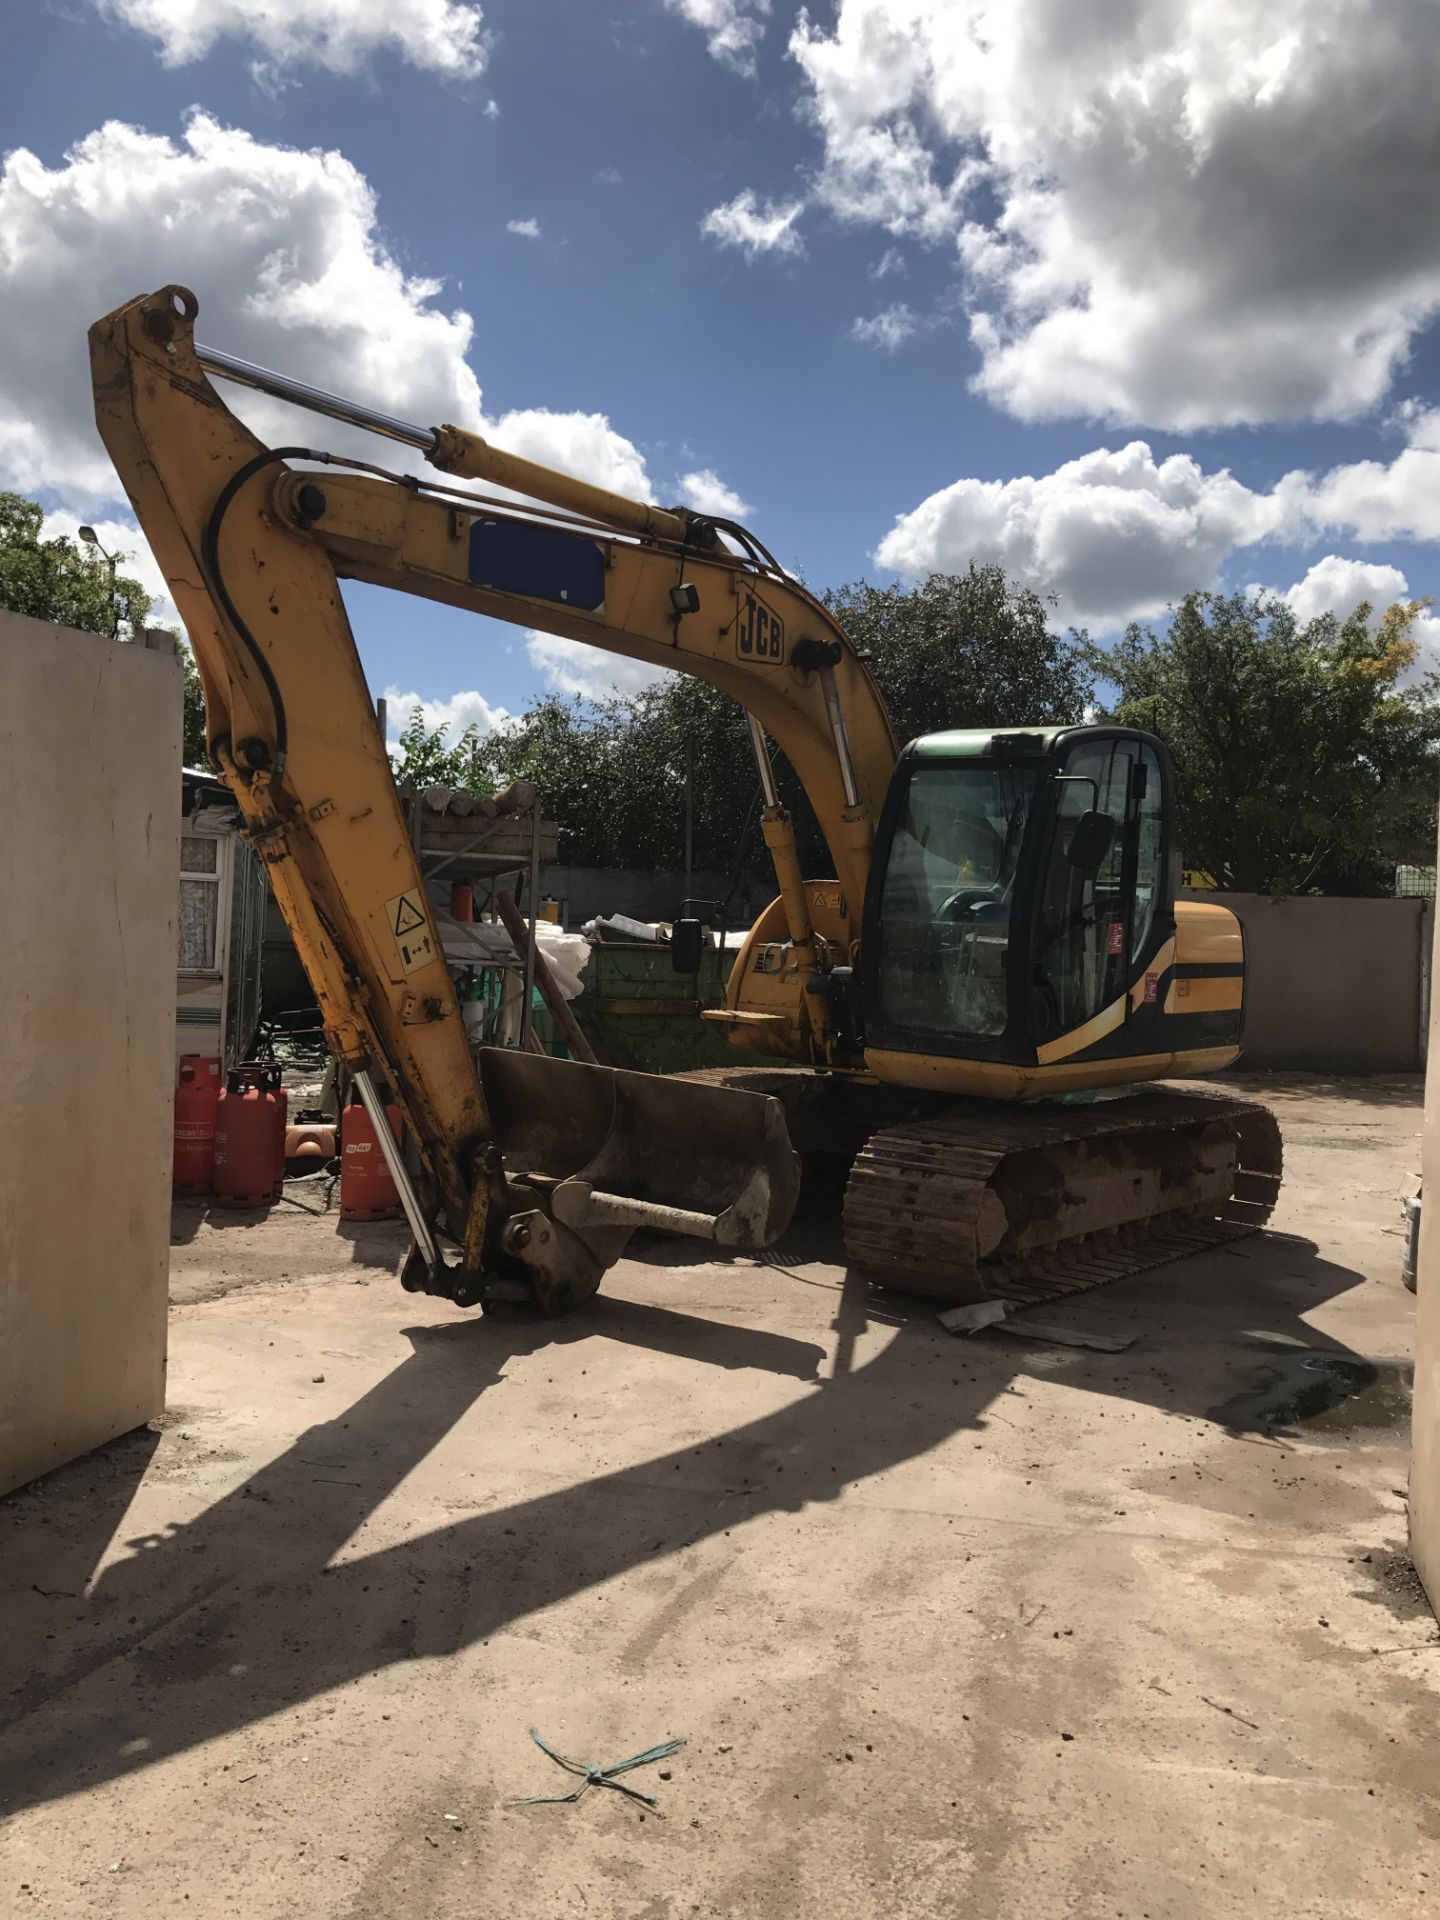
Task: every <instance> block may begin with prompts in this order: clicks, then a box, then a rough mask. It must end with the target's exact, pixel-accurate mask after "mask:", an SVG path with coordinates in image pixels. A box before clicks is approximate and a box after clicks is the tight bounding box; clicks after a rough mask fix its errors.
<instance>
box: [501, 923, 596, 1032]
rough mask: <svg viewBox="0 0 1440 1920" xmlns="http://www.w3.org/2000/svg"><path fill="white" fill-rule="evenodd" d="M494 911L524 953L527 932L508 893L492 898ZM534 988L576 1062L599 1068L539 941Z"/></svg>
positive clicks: (518, 950)
mask: <svg viewBox="0 0 1440 1920" xmlns="http://www.w3.org/2000/svg"><path fill="white" fill-rule="evenodd" d="M495 911H496V913H498V914H499V916H500V920H501V923H502V925H503V926H504V928H505V931H506V932H507V933H508V934H509V936H510V938H511V939H512V940H513V941H514V942H515V950H516V952H517V953H523V952H524V951H525V942H526V940H527V939H528V938H529V933H530V930H529V928H528V927H527V926H526V925H525V922H524V919H523V918H522V917H521V914H520V909H519V908H518V907H517V906H516V905H515V902H514V900H513V899H512V898H511V896H510V895H509V894H508V893H497V894H496V895H495ZM535 984H536V986H537V987H539V989H540V998H541V999H542V1000H543V1001H544V1002H545V1004H546V1006H547V1007H548V1008H549V1009H550V1011H551V1013H552V1014H553V1015H554V1016H555V1024H556V1025H557V1026H558V1027H559V1029H560V1031H561V1032H562V1033H563V1034H564V1036H565V1038H566V1040H567V1041H568V1042H569V1043H570V1051H571V1052H572V1053H573V1054H574V1056H575V1058H576V1059H577V1060H583V1061H585V1062H586V1064H587V1065H589V1066H592V1067H598V1066H599V1064H600V1062H599V1061H598V1060H597V1059H596V1058H595V1049H594V1048H593V1047H592V1046H591V1044H590V1042H589V1041H588V1040H587V1039H586V1038H585V1036H584V1034H583V1033H582V1032H581V1031H580V1023H579V1021H578V1020H577V1019H576V1018H575V1016H574V1014H573V1013H572V1012H571V1011H570V1006H569V1003H568V1001H567V1000H566V998H565V996H564V994H563V993H561V991H560V989H559V987H558V986H557V985H556V983H555V976H554V974H553V973H551V971H550V962H549V961H548V960H547V959H546V958H545V956H544V954H543V953H542V952H541V951H540V943H539V941H538V940H537V941H536V942H535Z"/></svg>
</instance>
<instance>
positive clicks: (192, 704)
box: [175, 634, 209, 767]
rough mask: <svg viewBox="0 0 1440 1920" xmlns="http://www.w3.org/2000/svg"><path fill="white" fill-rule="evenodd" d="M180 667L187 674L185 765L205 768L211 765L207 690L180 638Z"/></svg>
mask: <svg viewBox="0 0 1440 1920" xmlns="http://www.w3.org/2000/svg"><path fill="white" fill-rule="evenodd" d="M175 637H176V639H177V640H179V641H180V665H181V667H182V668H183V670H184V673H185V735H184V747H183V749H182V751H183V753H184V762H183V764H184V765H185V766H187V767H204V766H206V765H208V763H209V749H208V747H207V746H206V744H205V689H204V688H203V687H202V686H201V684H200V670H199V668H198V667H197V666H196V665H195V656H194V654H193V653H191V651H190V648H189V646H188V645H187V644H186V642H185V641H184V640H180V636H179V635H178V634H176V636H175Z"/></svg>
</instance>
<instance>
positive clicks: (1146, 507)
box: [875, 440, 1285, 628]
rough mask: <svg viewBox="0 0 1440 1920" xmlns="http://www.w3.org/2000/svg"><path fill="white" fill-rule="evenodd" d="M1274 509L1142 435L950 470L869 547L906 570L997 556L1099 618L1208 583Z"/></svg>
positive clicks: (1264, 527)
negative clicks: (1014, 466) (1049, 460)
mask: <svg viewBox="0 0 1440 1920" xmlns="http://www.w3.org/2000/svg"><path fill="white" fill-rule="evenodd" d="M1284 517H1285V508H1284V506H1283V505H1282V503H1281V502H1280V501H1279V500H1277V499H1276V498H1275V497H1274V496H1267V495H1263V494H1257V493H1253V492H1252V491H1251V490H1250V489H1249V488H1248V487H1246V486H1244V485H1243V484H1242V483H1241V482H1240V481H1238V480H1236V479H1235V478H1234V477H1233V475H1231V474H1230V473H1229V472H1226V471H1221V472H1219V473H1206V472H1204V471H1203V469H1202V468H1201V467H1200V466H1199V464H1198V463H1197V462H1196V461H1195V460H1193V459H1191V458H1190V456H1189V455H1188V454H1173V455H1171V457H1170V458H1169V459H1167V460H1161V461H1158V462H1157V461H1156V459H1155V458H1154V456H1153V454H1152V453H1151V451H1150V448H1149V447H1148V446H1147V445H1146V444H1145V442H1144V441H1143V440H1134V441H1132V442H1131V443H1130V444H1129V446H1126V447H1122V448H1119V449H1117V450H1114V451H1112V450H1110V449H1108V448H1100V449H1097V451H1095V452H1094V453H1087V454H1083V455H1082V456H1081V457H1080V458H1079V459H1078V460H1068V461H1066V462H1065V464H1064V465H1063V466H1061V467H1057V468H1056V469H1055V470H1054V472H1053V473H1047V474H1042V475H1040V476H1039V477H1038V478H1037V477H1034V476H1031V475H1028V474H1027V475H1023V476H1021V477H1020V478H1018V479H1014V480H957V481H956V482H955V483H954V485H953V486H949V487H946V488H944V489H943V490H942V491H941V492H939V493H934V494H931V496H930V497H929V499H928V500H923V501H922V502H921V503H920V505H919V506H918V507H916V508H915V509H914V511H913V512H911V513H906V514H902V515H901V516H900V517H899V519H898V520H897V521H896V523H895V525H894V527H893V528H892V529H891V531H890V532H889V533H888V534H886V536H885V538H884V539H883V540H882V541H881V542H880V545H879V547H878V548H877V549H876V553H875V558H876V560H877V561H878V562H879V564H880V565H881V566H885V567H893V568H894V569H895V570H896V571H897V572H898V573H902V574H905V575H907V576H911V577H916V576H919V575H923V574H926V573H931V572H937V571H938V572H943V573H953V572H963V571H964V569H965V568H966V567H967V566H968V565H969V563H970V561H971V560H978V561H989V560H998V561H999V562H1000V563H1001V564H1002V565H1003V566H1004V567H1005V568H1006V570H1007V572H1010V573H1012V574H1014V575H1015V576H1016V577H1017V578H1019V579H1020V580H1021V581H1023V582H1024V583H1025V584H1026V585H1028V586H1033V587H1035V588H1037V589H1038V590H1040V591H1042V592H1054V593H1056V594H1058V595H1059V597H1060V602H1061V617H1062V618H1064V619H1069V620H1077V621H1081V622H1089V623H1092V624H1095V625H1097V626H1100V627H1102V628H1104V627H1112V626H1118V625H1121V624H1123V622H1125V621H1126V620H1133V619H1141V618H1145V617H1147V616H1150V615H1153V614H1157V613H1160V612H1162V611H1163V610H1164V608H1165V607H1166V606H1167V605H1168V604H1169V603H1170V602H1171V601H1172V600H1174V599H1177V598H1178V597H1179V596H1180V595H1181V594H1182V593H1185V592H1187V591H1188V590H1189V589H1190V588H1192V587H1208V586H1210V585H1211V584H1212V583H1213V582H1214V580H1215V578H1216V576H1217V574H1218V571H1219V568H1220V564H1221V562H1222V561H1223V560H1224V559H1225V557H1226V555H1227V554H1229V553H1230V552H1231V551H1232V549H1234V548H1235V547H1237V546H1248V545H1252V544H1254V543H1255V542H1257V541H1259V540H1263V539H1265V538H1266V537H1267V536H1268V535H1272V534H1274V533H1276V532H1277V531H1279V529H1280V526H1281V524H1282V521H1283V519H1284Z"/></svg>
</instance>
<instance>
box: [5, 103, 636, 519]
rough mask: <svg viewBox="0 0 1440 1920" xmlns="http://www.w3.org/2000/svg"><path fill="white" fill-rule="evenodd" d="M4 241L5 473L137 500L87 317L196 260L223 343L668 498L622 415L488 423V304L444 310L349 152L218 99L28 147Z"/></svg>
mask: <svg viewBox="0 0 1440 1920" xmlns="http://www.w3.org/2000/svg"><path fill="white" fill-rule="evenodd" d="M0 235H3V241H0V306H3V309H4V312H5V316H6V324H5V326H4V327H3V328H0V484H6V485H10V486H15V487H18V488H20V489H21V490H22V491H27V492H36V491H43V492H45V493H47V494H49V495H51V496H54V497H56V498H57V499H58V500H59V501H60V502H61V503H62V504H64V505H67V506H69V507H71V508H72V509H74V510H75V511H76V512H78V513H79V514H80V515H81V516H82V517H92V516H93V515H94V514H95V513H96V512H105V511H107V510H111V509H113V507H114V506H116V505H118V504H119V503H120V501H121V500H122V498H123V495H122V491H121V488H120V486H119V483H118V481H117V479H116V477H115V474H114V473H113V471H112V469H111V467H110V464H109V461H108V460H107V459H106V457H105V453H104V450H103V448H102V447H101V445H100V442H99V439H98V437H97V435H96V432H95V423H94V411H93V402H92V399H91V392H90V373H89V363H88V358H87V354H86V345H85V329H86V327H87V326H88V324H89V323H90V321H92V320H94V319H96V318H98V317H99V316H100V315H101V314H103V313H106V312H107V311H108V310H109V309H110V308H112V307H115V306H118V305H119V304H120V303H121V302H122V301H124V300H127V299H130V298H132V297H133V296H134V295H136V294H139V293H144V292H148V291H149V290H151V289H152V288H154V287H157V286H162V285H164V284H165V283H166V282H167V281H168V280H169V279H170V278H171V277H172V276H173V275H174V273H175V271H176V267H177V259H181V258H183V267H184V271H185V273H186V275H187V276H188V278H189V280H190V283H191V284H192V285H193V287H194V289H195V292H196V293H197V295H198V297H199V300H200V308H201V311H200V319H199V322H198V331H199V335H200V338H201V339H202V340H204V341H206V342H208V343H209V344H212V345H214V346H217V347H221V348H224V349H225V350H226V351H227V352H230V353H234V354H238V355H239V356H240V357H241V358H242V359H247V360H252V361H255V362H257V363H259V364H260V365H262V366H271V367H276V368H278V369H280V370H282V371H284V372H285V373H287V374H290V375H293V376H294V377H295V378H297V379H300V380H304V381H309V382H311V383H312V384H313V385H315V386H318V387H323V388H328V389H329V390H330V391H332V392H338V393H342V394H348V395H352V396H353V397H355V398H356V399H361V400H366V401H369V402H371V403H372V404H374V405H376V406H379V407H381V408H383V409H384V410H385V411H387V412H390V413H394V414H397V415H399V416H401V417H403V418H407V419H412V420H417V421H420V422H422V423H424V424H425V425H430V424H437V425H438V424H440V423H442V422H446V421H454V422H457V423H458V424H460V425H463V426H473V427H476V428H478V429H479V430H480V431H481V432H484V433H486V434H487V435H490V436H492V437H494V438H495V439H496V440H497V441H498V442H499V443H500V444H501V445H508V446H511V447H513V448H514V450H515V451H517V452H521V453H526V454H529V455H530V456H531V457H532V458H534V459H539V460H544V461H547V462H548V463H549V464H551V465H555V466H560V467H564V468H566V469H567V470H568V471H571V472H576V473H579V474H581V475H582V476H583V477H584V478H586V479H591V480H594V481H596V482H598V483H599V484H600V485H602V486H609V487H615V488H618V489H619V490H620V491H622V492H626V493H631V494H637V495H638V496H639V497H641V498H645V499H648V498H650V497H651V490H650V486H649V481H648V479H647V477H646V474H645V464H644V461H643V459H642V457H641V455H640V454H639V452H638V451H637V449H636V448H635V447H634V445H633V444H632V443H631V442H630V441H629V440H627V439H625V438H624V436H623V435H621V434H618V433H616V432H614V431H613V429H612V428H611V427H610V426H609V424H608V422H607V421H606V420H605V419H604V417H603V416H602V415H599V414H588V413H587V414H561V413H551V412H548V411H546V410H545V409H543V408H528V409H523V410H518V411H515V412H512V413H509V414H507V415H505V416H504V417H503V418H502V419H501V420H499V421H493V420H487V418H486V416H485V413H484V410H483V408H482V405H481V393H480V386H479V383H478V381H477V380H476V378H475V375H474V373H473V371H472V370H471V368H470V366H469V364H468V362H467V360H466V353H467V351H468V349H469V346H470V340H471V331H472V323H471V319H470V316H469V314H468V313H465V312H463V311H460V310H454V311H450V312H446V311H444V310H443V309H442V308H441V307H440V306H439V304H438V299H439V296H440V293H441V287H440V284H439V282H437V281H434V280H428V279H424V278H420V277H418V276H413V275H408V274H406V273H405V272H404V270H403V269H402V268H401V266H400V265H399V263H398V262H397V261H396V260H395V258H394V256H393V255H392V254H391V253H390V252H389V251H388V249H387V248H386V246H385V243H384V240H383V238H382V236H381V234H380V231H379V228H378V224H377V213H376V205H375V198H374V195H373V193H372V192H371V189H370V187H369V185H368V183H367V182H366V180H365V178H364V176H363V175H362V174H361V173H360V172H359V171H358V170H357V169H356V168H355V167H354V166H352V165H351V163H350V162H349V161H348V160H346V159H345V158H344V156H343V155H341V154H338V153H334V152H324V151H320V150H312V151H310V152H298V151H296V150H294V149H292V148H286V147H281V146H272V145H267V144H265V143H263V142H261V141H258V140H255V139H253V138H252V137H251V136H250V135H249V134H248V133H244V132H241V131H238V130H236V129H233V128H228V127H223V126H221V125H220V124H219V123H218V122H217V121H215V120H214V119H212V118H211V117H210V116H209V115H208V114H204V113H200V112H193V113H192V114H191V115H190V116H189V118H188V119H187V121H186V123H185V128H184V133H183V137H182V138H181V139H180V140H179V141H172V140H170V139H167V138H165V137H163V136H160V135H157V134H152V133H148V132H145V131H143V130H142V129H140V128H138V127H133V126H127V125H125V124H123V123H122V122H119V121H110V122H107V124H106V125H105V126H103V127H100V128H99V129H97V130H96V131H95V132H94V133H91V134H88V135H86V136H85V137H84V138H83V139H82V140H80V141H79V142H77V144H76V145H75V146H74V147H72V148H71V149H70V151H69V152H68V153H67V154H66V155H65V158H64V160H63V162H62V164H60V165H59V166H57V167H54V168H47V167H45V166H44V165H42V163H41V162H40V161H39V160H38V159H37V158H36V156H35V155H34V154H33V153H30V152H28V151H26V150H25V149H23V148H21V149H17V150H16V151H14V152H12V153H11V154H9V155H8V156H7V158H6V160H5V163H4V167H3V170H0ZM177 235H183V236H184V246H183V250H182V254H181V255H180V256H177V253H176V248H177V245H178V244H179V243H178V241H177V238H176V236H177ZM222 392H223V395H224V398H225V400H226V403H227V405H229V406H231V407H232V408H233V409H234V410H235V412H237V413H238V414H240V415H241V416H242V417H243V418H244V419H246V420H247V421H248V422H250V423H251V424H252V425H253V426H254V427H255V429H256V431H257V432H259V433H260V434H261V435H262V437H264V438H265V439H267V440H268V441H270V443H271V444H280V443H282V441H283V440H284V439H296V438H299V439H301V440H303V441H305V442H307V443H311V444H313V442H314V441H315V440H316V439H319V440H320V441H321V443H322V444H325V445H328V446H331V447H335V448H338V449H339V450H341V451H346V450H354V449H356V448H359V449H362V450H363V451H364V453H365V454H367V455H368V456H369V457H371V458H376V457H378V458H380V459H382V460H385V461H387V462H388V461H390V460H393V459H394V458H395V457H396V455H395V450H394V449H393V447H390V446H389V443H385V447H384V449H382V448H381V446H380V443H377V442H376V441H375V440H374V439H373V438H371V437H370V436H368V435H364V434H361V433H359V432H351V431H350V430H349V429H346V428H342V427H339V426H337V425H334V424H328V423H327V424H324V425H320V424H318V423H317V420H316V418H315V416H313V415H309V414H301V413H299V412H297V411H296V410H294V409H292V408H288V407H285V406H283V405H281V404H280V403H278V402H274V401H271V400H268V399H266V398H264V397H263V396H260V395H257V394H252V393H249V392H248V391H247V390H246V389H244V388H240V387H234V386H226V387H224V388H223V389H222ZM401 457H402V458H403V459H405V460H406V462H407V463H411V462H413V461H414V460H415V459H416V458H417V456H413V455H406V456H401Z"/></svg>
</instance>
